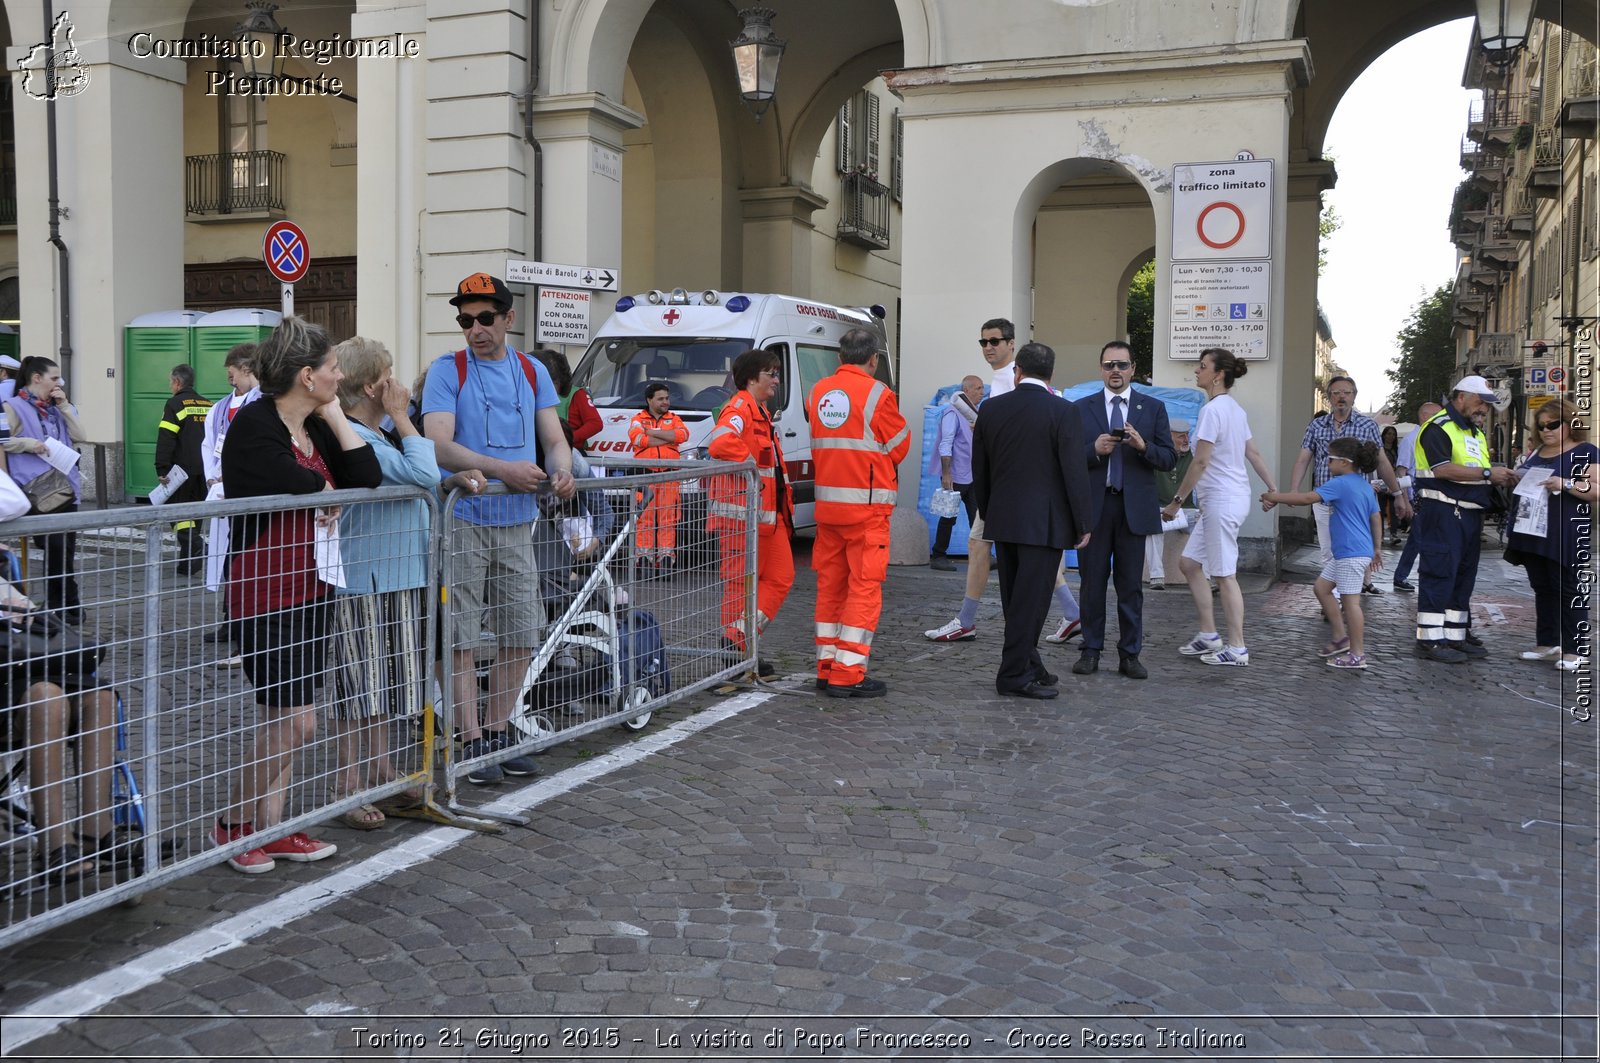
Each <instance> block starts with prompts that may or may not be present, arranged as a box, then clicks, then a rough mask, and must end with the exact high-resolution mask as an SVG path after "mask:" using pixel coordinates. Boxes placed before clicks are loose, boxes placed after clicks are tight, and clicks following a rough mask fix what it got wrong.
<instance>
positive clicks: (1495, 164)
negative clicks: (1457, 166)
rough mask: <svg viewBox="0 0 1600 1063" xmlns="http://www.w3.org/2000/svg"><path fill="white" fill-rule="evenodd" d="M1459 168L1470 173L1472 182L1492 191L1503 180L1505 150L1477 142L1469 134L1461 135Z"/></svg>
mask: <svg viewBox="0 0 1600 1063" xmlns="http://www.w3.org/2000/svg"><path fill="white" fill-rule="evenodd" d="M1461 168H1462V169H1463V170H1466V171H1468V172H1469V173H1470V174H1471V175H1472V182H1473V183H1474V184H1475V185H1477V186H1478V187H1479V188H1483V189H1486V190H1488V191H1493V190H1494V189H1497V188H1499V187H1500V184H1501V182H1503V181H1504V180H1505V175H1506V157H1505V151H1504V150H1503V149H1501V148H1499V147H1494V148H1490V147H1486V146H1484V145H1482V144H1479V143H1478V142H1477V141H1475V140H1473V139H1472V137H1471V136H1463V137H1462V138H1461Z"/></svg>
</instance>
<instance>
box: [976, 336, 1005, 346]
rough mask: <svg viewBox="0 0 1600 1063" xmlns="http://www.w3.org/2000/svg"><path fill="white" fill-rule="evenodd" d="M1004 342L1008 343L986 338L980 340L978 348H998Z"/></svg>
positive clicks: (1002, 340)
mask: <svg viewBox="0 0 1600 1063" xmlns="http://www.w3.org/2000/svg"><path fill="white" fill-rule="evenodd" d="M1004 342H1006V341H1005V340H1004V339H990V338H989V337H984V338H983V339H980V340H979V341H978V346H979V347H998V346H1000V345H1001V344H1002V343H1004Z"/></svg>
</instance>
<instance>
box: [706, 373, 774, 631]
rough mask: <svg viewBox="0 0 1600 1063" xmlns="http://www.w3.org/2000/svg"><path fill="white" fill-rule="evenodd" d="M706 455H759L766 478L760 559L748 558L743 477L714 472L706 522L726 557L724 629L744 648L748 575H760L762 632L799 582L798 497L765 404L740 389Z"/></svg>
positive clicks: (758, 624)
mask: <svg viewBox="0 0 1600 1063" xmlns="http://www.w3.org/2000/svg"><path fill="white" fill-rule="evenodd" d="M706 454H707V456H708V457H711V458H713V459H715V460H717V461H749V460H754V461H755V463H756V465H757V472H758V473H759V474H760V475H759V479H760V481H761V502H760V506H759V508H758V510H757V518H756V520H757V524H756V558H755V564H753V565H747V564H746V563H745V560H746V559H745V544H746V539H745V535H746V524H745V521H746V518H747V516H748V511H747V509H746V501H745V486H744V485H745V483H746V480H745V478H744V477H743V476H713V477H710V478H709V479H708V483H707V493H708V494H709V496H710V497H709V499H708V509H707V512H706V526H707V528H708V529H709V530H710V531H712V532H715V533H716V536H717V545H718V547H719V550H718V553H719V554H720V556H721V568H720V575H721V577H722V625H723V628H722V633H723V635H724V637H726V638H727V639H728V641H729V642H731V643H733V644H734V645H735V646H737V647H738V648H739V650H740V652H743V651H744V650H745V649H746V645H745V615H744V604H745V587H746V583H745V579H746V576H747V573H748V574H754V575H757V579H756V618H755V619H756V631H757V632H758V633H759V632H760V631H763V630H765V628H766V626H767V624H768V623H769V622H770V621H771V620H772V618H773V617H775V616H777V615H778V610H779V609H781V608H782V607H783V602H784V599H785V598H787V597H789V588H791V587H793V586H794V554H793V552H792V551H791V550H790V547H789V530H790V529H791V528H792V527H793V526H794V503H793V500H792V497H791V495H790V491H789V484H788V481H787V479H786V478H785V476H784V469H783V450H782V448H780V447H779V446H778V436H777V433H775V432H774V431H773V430H772V418H771V417H770V416H768V414H767V410H766V407H765V406H764V405H762V404H761V403H759V402H756V401H755V400H754V399H752V398H751V397H750V393H749V392H748V391H740V392H739V393H738V394H736V395H734V397H733V398H732V399H729V400H728V404H727V405H726V406H724V407H723V408H722V413H721V415H720V416H718V418H717V427H716V428H715V429H713V430H712V432H711V435H710V437H709V438H708V439H707V443H706Z"/></svg>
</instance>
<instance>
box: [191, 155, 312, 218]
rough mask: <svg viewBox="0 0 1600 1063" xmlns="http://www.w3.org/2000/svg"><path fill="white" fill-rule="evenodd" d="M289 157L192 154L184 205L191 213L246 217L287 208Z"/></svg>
mask: <svg viewBox="0 0 1600 1063" xmlns="http://www.w3.org/2000/svg"><path fill="white" fill-rule="evenodd" d="M287 162H288V159H287V157H286V156H285V155H284V154H283V153H282V152H281V151H240V152H231V153H225V154H221V155H190V156H189V157H188V158H187V159H186V160H185V175H184V202H185V206H186V209H187V210H188V212H189V213H190V214H244V213H261V212H265V211H281V210H283V209H285V208H284V195H283V193H284V187H285V185H286V183H287V182H286V180H285V174H286V171H287Z"/></svg>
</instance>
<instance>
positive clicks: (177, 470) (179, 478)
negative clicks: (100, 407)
mask: <svg viewBox="0 0 1600 1063" xmlns="http://www.w3.org/2000/svg"><path fill="white" fill-rule="evenodd" d="M50 442H52V443H54V442H55V440H53V439H52V440H50ZM188 482H189V474H188V473H186V472H184V471H183V466H182V465H174V466H173V467H172V471H170V472H168V473H167V482H166V483H164V484H157V485H156V489H155V490H154V491H151V492H150V504H151V505H152V506H159V505H161V504H162V503H164V502H166V500H167V499H169V498H171V497H172V492H174V491H176V490H177V489H178V488H180V487H182V486H183V485H184V484H186V483H188Z"/></svg>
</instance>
